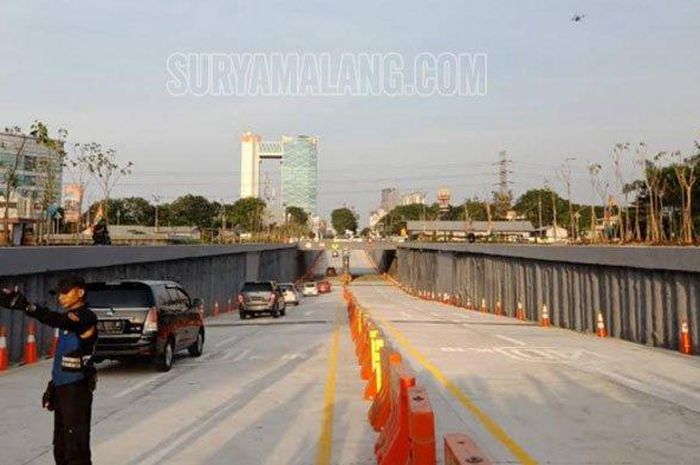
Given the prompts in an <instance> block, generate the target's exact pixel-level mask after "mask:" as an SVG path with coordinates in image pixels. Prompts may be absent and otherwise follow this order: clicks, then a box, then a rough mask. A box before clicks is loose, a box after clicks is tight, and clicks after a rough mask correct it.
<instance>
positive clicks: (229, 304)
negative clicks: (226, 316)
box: [226, 299, 233, 313]
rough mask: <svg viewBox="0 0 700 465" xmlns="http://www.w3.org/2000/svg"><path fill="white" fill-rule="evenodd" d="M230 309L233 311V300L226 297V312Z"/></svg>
mask: <svg viewBox="0 0 700 465" xmlns="http://www.w3.org/2000/svg"><path fill="white" fill-rule="evenodd" d="M232 311H233V300H232V299H228V302H226V313H229V312H232Z"/></svg>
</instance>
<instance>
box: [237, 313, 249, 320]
mask: <svg viewBox="0 0 700 465" xmlns="http://www.w3.org/2000/svg"><path fill="white" fill-rule="evenodd" d="M238 316H240V318H241V320H245V319H246V318H248V314H247V313H246V312H244V311H241V312H239V313H238Z"/></svg>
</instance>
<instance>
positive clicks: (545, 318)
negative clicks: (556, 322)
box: [540, 304, 550, 328]
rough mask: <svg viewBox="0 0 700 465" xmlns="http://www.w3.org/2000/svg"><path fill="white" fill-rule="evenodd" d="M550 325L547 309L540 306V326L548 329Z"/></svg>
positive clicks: (544, 306) (545, 306) (544, 305)
mask: <svg viewBox="0 0 700 465" xmlns="http://www.w3.org/2000/svg"><path fill="white" fill-rule="evenodd" d="M549 325H550V321H549V309H548V308H547V305H546V304H542V319H541V320H540V326H544V327H545V328H548V327H549Z"/></svg>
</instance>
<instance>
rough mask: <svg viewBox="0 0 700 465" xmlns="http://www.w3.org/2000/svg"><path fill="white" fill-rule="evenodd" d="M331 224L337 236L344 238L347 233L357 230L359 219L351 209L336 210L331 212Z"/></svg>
mask: <svg viewBox="0 0 700 465" xmlns="http://www.w3.org/2000/svg"><path fill="white" fill-rule="evenodd" d="M331 224H332V225H333V229H335V232H336V234H338V235H341V236H342V235H344V234H345V231H353V232H354V231H356V230H357V217H356V216H355V213H354V212H353V211H352V210H350V209H349V208H345V207H343V208H336V209H335V210H333V211H332V212H331Z"/></svg>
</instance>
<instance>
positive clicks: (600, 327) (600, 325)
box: [595, 312, 608, 337]
mask: <svg viewBox="0 0 700 465" xmlns="http://www.w3.org/2000/svg"><path fill="white" fill-rule="evenodd" d="M595 335H596V336H598V337H608V332H607V330H606V329H605V321H603V314H602V313H600V312H598V320H597V322H596V329H595Z"/></svg>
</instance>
